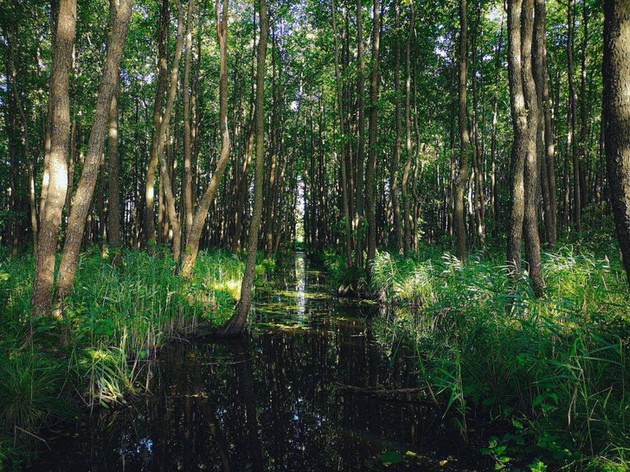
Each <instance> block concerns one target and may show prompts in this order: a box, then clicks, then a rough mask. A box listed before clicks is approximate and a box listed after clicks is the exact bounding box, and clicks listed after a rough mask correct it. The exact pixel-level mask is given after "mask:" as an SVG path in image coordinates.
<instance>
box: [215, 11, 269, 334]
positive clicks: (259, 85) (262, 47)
mask: <svg viewBox="0 0 630 472" xmlns="http://www.w3.org/2000/svg"><path fill="white" fill-rule="evenodd" d="M224 1H226V0H224ZM259 6H260V7H259V9H260V40H259V42H258V63H257V65H256V111H255V117H256V169H255V173H254V210H253V212H252V219H251V223H250V228H249V237H248V240H247V262H246V263H245V275H244V276H243V280H242V282H241V298H240V300H239V302H238V305H237V307H236V311H235V313H234V314H233V315H232V317H231V318H230V320H229V321H228V322H227V324H226V325H225V327H224V328H223V330H222V334H223V335H225V336H230V335H239V334H241V333H242V332H243V329H244V328H245V323H246V322H247V317H248V315H249V309H250V307H251V304H252V298H253V293H252V288H253V285H254V277H255V275H256V251H257V249H258V233H259V230H260V220H261V217H262V210H263V208H262V204H263V175H264V169H263V165H264V157H265V111H264V102H265V61H266V58H267V36H268V33H269V20H268V18H267V4H266V0H259Z"/></svg>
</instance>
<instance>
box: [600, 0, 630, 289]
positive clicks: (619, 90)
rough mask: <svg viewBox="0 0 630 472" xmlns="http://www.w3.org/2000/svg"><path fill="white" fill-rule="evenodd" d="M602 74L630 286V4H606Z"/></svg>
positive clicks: (611, 174)
mask: <svg viewBox="0 0 630 472" xmlns="http://www.w3.org/2000/svg"><path fill="white" fill-rule="evenodd" d="M603 74H604V140H605V149H606V164H607V170H608V186H609V189H610V202H611V204H612V208H613V213H614V216H615V225H616V227H617V237H618V239H619V246H620V247H621V254H622V258H623V263H624V266H625V268H626V275H627V276H628V283H630V93H629V90H628V87H629V86H630V85H629V84H630V0H605V1H604V63H603Z"/></svg>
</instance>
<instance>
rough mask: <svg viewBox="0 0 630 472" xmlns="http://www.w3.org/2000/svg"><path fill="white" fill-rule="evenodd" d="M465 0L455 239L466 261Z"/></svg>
mask: <svg viewBox="0 0 630 472" xmlns="http://www.w3.org/2000/svg"><path fill="white" fill-rule="evenodd" d="M466 17H467V13H466V0H460V3H459V63H458V64H459V172H458V174H457V179H456V180H455V196H454V198H455V218H454V221H455V239H456V253H457V258H458V259H459V260H460V261H462V262H463V263H465V262H466V253H467V247H466V246H467V243H466V214H465V202H464V193H465V191H466V181H467V180H468V174H469V172H470V171H469V166H468V151H469V149H468V148H469V147H470V135H469V133H468V99H467V97H468V94H467V90H468V35H467V29H468V22H467V21H466Z"/></svg>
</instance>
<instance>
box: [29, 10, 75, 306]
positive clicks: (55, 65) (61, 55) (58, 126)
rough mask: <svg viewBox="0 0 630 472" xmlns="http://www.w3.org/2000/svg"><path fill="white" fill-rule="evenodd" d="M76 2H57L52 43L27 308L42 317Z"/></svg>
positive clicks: (57, 204) (48, 288) (56, 222)
mask: <svg viewBox="0 0 630 472" xmlns="http://www.w3.org/2000/svg"><path fill="white" fill-rule="evenodd" d="M76 8H77V5H76V1H75V0H60V1H59V10H58V18H57V26H56V31H55V34H54V41H53V61H52V72H51V79H50V98H49V110H50V130H51V131H50V153H49V162H48V176H47V177H48V178H47V180H48V181H47V183H46V184H47V185H46V193H45V196H44V201H43V208H42V211H41V213H40V232H39V237H38V242H37V261H36V265H35V278H34V281H33V293H32V299H31V305H32V310H33V314H34V315H36V316H37V315H45V314H48V313H49V312H50V308H51V306H52V295H53V293H52V291H53V283H54V275H55V253H56V251H57V235H58V233H59V227H60V224H61V213H62V211H63V206H64V203H65V200H66V191H67V187H68V168H67V161H66V153H67V150H68V141H69V139H70V98H69V94H68V89H69V77H70V67H71V64H72V48H73V44H74V35H75V30H76Z"/></svg>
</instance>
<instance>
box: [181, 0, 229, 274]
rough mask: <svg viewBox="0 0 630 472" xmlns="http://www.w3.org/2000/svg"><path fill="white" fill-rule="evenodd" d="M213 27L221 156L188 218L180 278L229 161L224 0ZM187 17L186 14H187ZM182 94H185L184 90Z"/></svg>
mask: <svg viewBox="0 0 630 472" xmlns="http://www.w3.org/2000/svg"><path fill="white" fill-rule="evenodd" d="M216 14H217V20H216V27H217V37H218V40H219V63H220V66H219V67H220V72H219V96H220V99H219V102H220V103H219V108H220V111H219V123H220V126H221V142H222V146H221V155H220V157H219V160H218V161H217V166H216V169H215V171H214V174H213V175H212V179H210V182H209V183H208V187H207V188H206V191H205V192H204V194H203V196H202V197H201V200H200V201H199V205H198V206H197V210H196V211H195V214H194V216H193V218H192V225H191V227H190V233H189V234H187V236H186V249H185V251H184V255H183V258H182V264H181V274H182V275H183V276H184V277H190V276H191V275H192V272H193V269H194V267H195V262H196V260H197V254H198V253H199V240H200V239H201V232H202V231H203V227H204V224H205V222H206V218H207V216H208V210H209V208H210V205H211V204H212V202H213V201H214V198H215V197H216V195H217V191H218V190H219V184H220V183H221V178H222V177H223V174H224V172H225V168H226V166H227V163H228V160H229V158H230V129H229V127H228V117H227V112H228V89H227V84H228V76H227V74H228V73H227V25H228V0H223V12H222V13H221V12H220V4H219V0H217V1H216ZM189 15H190V12H189ZM184 93H187V92H186V91H184Z"/></svg>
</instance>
